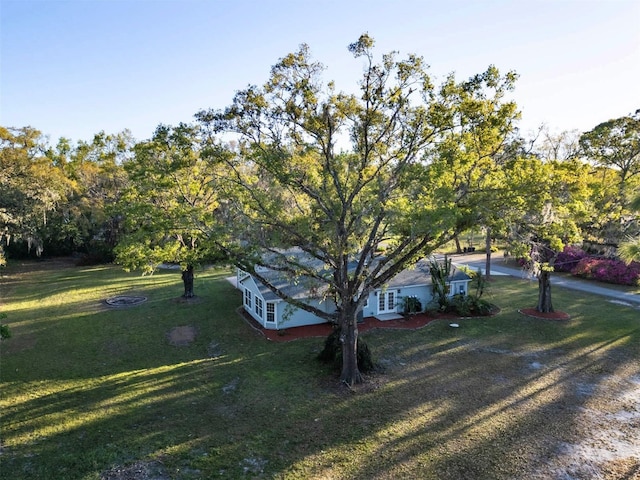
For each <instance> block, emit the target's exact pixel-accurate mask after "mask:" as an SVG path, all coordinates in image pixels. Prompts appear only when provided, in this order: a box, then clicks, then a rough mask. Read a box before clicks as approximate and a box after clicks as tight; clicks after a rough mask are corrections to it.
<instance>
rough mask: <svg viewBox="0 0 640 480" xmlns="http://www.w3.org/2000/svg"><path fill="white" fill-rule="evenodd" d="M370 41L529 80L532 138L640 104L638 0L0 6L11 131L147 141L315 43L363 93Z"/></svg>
mask: <svg viewBox="0 0 640 480" xmlns="http://www.w3.org/2000/svg"><path fill="white" fill-rule="evenodd" d="M363 32H368V33H369V34H370V35H371V36H373V37H374V38H375V40H376V51H377V52H378V53H379V54H382V53H385V52H388V51H390V50H397V51H399V52H400V54H401V55H403V54H408V53H416V54H418V55H422V56H423V57H424V58H425V60H426V62H427V63H428V64H430V65H431V73H432V75H433V76H435V77H436V79H439V80H442V79H443V78H444V77H445V76H446V75H447V74H448V73H449V72H453V71H455V72H456V76H457V77H458V78H459V79H463V78H466V77H469V76H471V75H473V74H475V73H479V72H481V71H483V70H485V69H486V67H487V66H488V65H490V64H495V65H496V66H497V67H498V68H499V69H500V70H501V71H505V72H506V71H508V70H515V71H517V72H518V73H519V74H520V79H519V81H518V83H517V86H516V91H515V94H514V98H515V100H516V102H517V103H518V105H519V107H520V109H521V110H522V113H523V120H522V122H521V129H522V130H523V131H524V132H526V131H528V130H530V129H534V128H535V127H536V126H538V125H540V124H542V123H546V124H547V125H548V126H549V127H550V128H551V129H552V130H553V131H563V130H574V129H577V130H579V131H586V130H590V129H591V128H593V127H595V126H596V125H597V124H598V123H600V122H602V121H605V120H608V119H610V118H616V117H620V116H623V115H627V114H629V113H632V112H634V111H635V110H636V109H638V108H640V0H520V1H516V0H514V1H501V0H468V1H461V0H447V1H444V0H439V1H427V0H393V1H391V0H389V1H382V0H339V1H338V0H313V1H312V0H252V1H249V0H108V1H107V0H69V1H59V0H40V1H34V0H0V42H1V43H0V47H1V50H0V55H1V57H0V58H1V63H0V69H1V70H0V78H1V81H0V89H1V90H0V125H3V126H14V127H20V126H25V125H31V126H33V127H35V128H37V129H39V130H41V131H42V132H43V133H44V134H47V135H49V136H50V137H51V140H52V142H54V143H55V141H57V139H58V137H60V136H65V137H67V138H70V139H71V140H74V141H77V140H90V139H91V138H92V137H93V134H95V133H97V132H99V131H101V130H104V131H105V132H107V133H115V132H119V131H121V130H123V129H125V128H128V129H130V130H131V131H132V133H133V135H134V136H135V137H136V138H137V139H138V140H143V139H145V138H149V137H150V136H151V134H152V133H153V131H154V129H155V127H156V126H157V125H158V124H159V123H165V124H172V125H173V124H177V123H178V122H181V121H185V122H190V121H191V120H192V119H193V114H194V113H195V112H197V111H198V110H200V109H203V108H223V107H225V106H226V105H228V104H229V103H230V102H231V99H232V97H233V94H234V92H235V91H237V90H239V89H242V88H244V87H245V86H247V85H248V84H261V83H262V82H264V81H265V80H266V79H267V77H268V75H269V69H270V67H271V65H273V64H274V63H275V62H276V61H277V60H278V59H279V58H281V57H282V56H284V55H286V54H287V53H289V52H292V51H295V50H296V49H297V48H298V46H299V44H301V43H307V44H309V46H310V47H311V51H312V53H313V55H314V58H315V59H316V60H319V61H321V62H323V63H324V64H325V65H327V67H328V69H327V71H326V79H327V80H335V81H336V85H337V87H338V89H340V90H344V91H353V90H354V89H355V86H356V81H357V79H358V78H359V76H360V74H361V73H362V63H361V62H360V61H359V60H354V59H353V58H352V57H351V56H350V54H349V53H348V51H347V48H346V47H347V45H348V44H349V43H351V42H354V41H355V40H357V38H358V36H359V35H360V34H361V33H363Z"/></svg>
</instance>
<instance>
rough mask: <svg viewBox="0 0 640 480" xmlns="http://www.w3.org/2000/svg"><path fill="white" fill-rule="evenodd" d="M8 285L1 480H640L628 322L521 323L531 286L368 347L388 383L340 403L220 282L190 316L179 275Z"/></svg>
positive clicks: (11, 271)
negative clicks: (495, 309)
mask: <svg viewBox="0 0 640 480" xmlns="http://www.w3.org/2000/svg"><path fill="white" fill-rule="evenodd" d="M1 275H2V277H1V278H0V295H1V297H0V309H1V310H0V311H1V312H4V313H6V314H7V318H6V319H5V320H3V322H4V323H7V324H8V325H9V326H10V329H11V333H12V337H11V338H10V339H8V340H4V341H2V343H1V344H0V348H1V351H0V355H1V370H0V380H1V387H2V396H1V398H0V408H1V410H0V412H1V414H2V419H1V422H2V424H1V427H2V429H1V440H0V441H1V443H0V478H2V479H12V480H17V479H46V480H52V479H108V480H115V479H118V480H123V479H155V480H165V479H210V478H229V479H234V478H239V479H242V478H275V479H299V478H310V479H397V478H419V479H521V478H527V479H529V478H533V479H535V478H540V479H542V478H576V479H581V478H585V479H586V478H638V477H640V435H639V434H638V431H640V406H639V405H640V362H639V360H640V311H639V310H638V309H633V308H631V307H626V306H622V305H617V304H613V303H610V302H608V301H606V300H605V299H603V298H600V297H594V296H589V295H587V294H582V293H578V292H572V291H567V290H563V289H560V288H555V289H554V291H553V295H554V305H555V306H556V307H557V308H558V309H562V310H564V311H566V312H567V313H569V314H570V315H571V319H570V320H569V321H563V322H559V321H548V320H538V319H533V318H530V317H526V316H524V315H522V314H520V313H519V312H518V309H519V308H524V307H530V306H532V305H534V304H535V301H536V293H537V284H535V283H531V282H527V281H524V280H518V279H507V278H496V279H495V280H494V281H493V282H492V284H491V287H490V293H489V295H490V300H491V301H492V302H494V303H496V304H497V305H499V306H500V307H501V311H500V313H499V314H498V315H496V316H493V317H490V318H478V319H461V320H458V321H457V323H459V325H460V327H459V328H452V327H450V326H449V323H450V322H448V321H443V320H439V321H435V322H432V323H430V324H428V325H427V326H426V327H424V328H422V329H419V330H377V331H372V332H367V333H365V334H363V335H362V337H363V338H364V339H365V340H366V341H367V343H368V344H369V345H370V347H371V348H372V351H373V353H374V356H375V358H376V360H377V361H378V362H379V365H380V371H379V372H377V373H375V374H373V375H371V376H369V377H368V378H367V383H366V384H364V385H362V386H359V387H358V388H356V389H354V390H349V389H347V388H346V387H343V386H340V385H339V383H338V382H337V379H336V377H335V375H334V374H333V373H332V372H331V371H329V370H328V369H327V367H325V366H323V365H321V364H319V363H318V362H317V361H316V359H315V357H316V355H317V353H318V352H319V351H320V349H321V347H322V341H323V340H322V339H301V340H296V341H293V342H287V343H271V342H268V341H266V340H265V339H264V338H262V337H261V336H260V335H259V334H258V333H257V332H256V331H255V330H253V329H252V328H250V327H249V326H248V325H247V323H245V321H244V320H243V319H242V318H241V317H240V316H239V315H238V314H237V308H238V307H239V306H240V304H241V296H240V294H239V292H238V291H236V290H235V289H234V288H233V287H232V286H231V285H230V284H229V283H228V282H226V281H225V279H224V278H225V276H227V275H229V272H227V271H223V270H215V269H211V270H205V271H200V272H198V274H197V278H196V282H195V293H196V295H197V296H198V298H197V300H196V301H195V302H190V303H184V302H180V301H177V297H179V295H180V293H181V290H182V287H181V281H180V275H179V274H177V273H176V272H173V271H166V272H164V271H163V272H160V273H158V274H157V275H154V276H151V277H140V276H138V275H135V274H127V273H123V272H122V271H121V270H119V269H118V268H117V267H113V266H97V267H74V266H70V265H68V264H66V263H64V262H39V263H24V264H21V265H18V264H10V265H9V266H8V267H7V269H5V270H4V271H2V273H1ZM125 294H126V295H140V296H145V297H147V299H148V300H147V301H146V302H145V303H143V304H142V305H138V306H135V307H130V308H111V307H108V306H106V305H105V304H104V300H105V299H106V298H109V297H112V296H115V295H125ZM184 326H190V327H193V328H194V329H195V332H196V336H195V339H194V340H193V342H191V343H189V344H188V345H183V346H174V345H171V344H170V342H169V333H170V332H171V331H172V329H174V328H176V327H184Z"/></svg>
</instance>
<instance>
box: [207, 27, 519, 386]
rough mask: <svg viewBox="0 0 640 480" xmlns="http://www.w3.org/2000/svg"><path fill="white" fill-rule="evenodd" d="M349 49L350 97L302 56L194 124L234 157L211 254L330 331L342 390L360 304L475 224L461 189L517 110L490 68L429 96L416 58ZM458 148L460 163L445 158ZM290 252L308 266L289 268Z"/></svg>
mask: <svg viewBox="0 0 640 480" xmlns="http://www.w3.org/2000/svg"><path fill="white" fill-rule="evenodd" d="M349 50H350V51H351V53H352V54H353V55H354V57H355V58H357V59H363V60H364V62H365V71H364V74H363V77H362V80H361V81H360V84H359V93H358V94H357V95H356V94H347V93H342V92H337V91H336V89H335V86H334V84H333V83H332V82H329V83H323V81H322V77H321V73H322V71H323V66H322V65H321V64H319V63H317V62H314V61H313V60H312V59H311V56H310V52H309V48H308V47H307V46H306V45H303V46H302V47H301V48H300V49H299V50H298V51H297V52H295V53H292V54H290V55H287V56H286V57H284V58H282V59H281V60H280V61H279V62H278V63H277V64H276V65H275V66H274V67H273V68H272V71H271V76H270V78H269V80H268V81H267V82H266V83H265V84H264V85H263V86H262V87H257V86H250V87H249V88H247V89H245V90H242V91H240V92H238V93H237V95H236V96H235V98H234V102H233V103H232V105H231V106H230V107H228V108H227V109H226V110H224V111H202V112H200V113H199V114H198V115H197V119H198V121H199V122H200V123H201V124H202V125H203V126H204V127H205V128H207V129H208V131H209V135H210V137H209V138H210V139H212V141H213V139H215V138H216V135H217V134H227V135H229V134H233V135H234V138H235V139H236V140H237V145H238V148H237V151H236V152H235V155H234V156H233V157H230V158H229V159H228V160H227V161H226V165H227V168H228V169H229V172H230V173H229V174H228V175H227V177H226V184H227V187H226V190H227V191H228V192H232V195H233V200H232V201H230V202H229V203H228V204H227V205H226V207H225V208H226V210H227V215H228V218H230V219H232V222H231V223H229V224H227V225H226V226H225V230H226V233H227V236H226V237H224V236H223V235H219V236H218V235H216V238H219V239H225V238H226V239H227V240H228V241H225V242H221V248H223V249H224V250H225V251H226V253H227V254H228V255H229V256H230V258H232V259H233V261H234V262H235V263H236V264H237V265H238V266H240V267H241V268H244V269H246V270H248V271H251V272H252V274H254V275H255V276H256V277H257V278H259V279H260V280H261V281H262V282H263V283H264V284H265V285H267V286H269V287H270V288H271V289H272V290H273V291H274V292H275V293H276V294H277V295H279V296H280V297H281V298H283V299H285V300H287V301H289V302H291V303H293V304H294V305H296V306H298V307H299V308H303V309H306V310H309V311H311V312H313V313H314V314H316V315H318V316H320V317H321V318H326V319H327V320H329V321H331V322H334V323H335V324H336V325H338V326H339V328H340V329H341V337H340V338H341V342H342V346H343V367H342V374H341V378H342V380H343V381H344V382H346V383H349V384H353V383H356V382H359V381H361V375H360V372H359V370H358V366H357V360H356V358H357V357H356V352H357V342H358V330H357V323H356V314H357V312H358V311H359V310H360V309H361V308H362V306H363V303H364V300H365V298H366V297H367V295H368V294H369V292H370V291H372V290H374V289H376V288H380V287H383V286H384V285H385V284H386V283H387V282H388V281H389V280H390V279H391V278H393V276H395V275H396V274H397V273H399V272H400V271H401V270H403V269H404V268H406V267H407V266H409V265H410V264H412V263H413V262H415V261H416V260H417V259H418V258H420V257H422V256H425V255H428V254H429V253H431V252H433V251H434V250H435V249H436V248H437V247H439V246H441V245H443V244H445V243H446V242H448V241H449V240H450V239H451V238H453V236H454V235H456V234H457V233H458V232H460V231H461V230H464V229H466V228H468V227H469V226H470V225H471V224H472V222H473V221H474V220H475V219H476V217H477V212H476V207H477V205H474V204H473V202H471V201H470V191H471V190H472V188H473V187H474V186H475V185H474V182H476V181H478V179H479V178H481V177H483V176H486V175H489V174H490V171H491V167H490V166H489V163H490V162H491V159H492V154H493V153H494V152H495V150H496V148H498V146H499V145H501V144H502V140H503V137H504V136H505V135H507V134H508V133H509V132H510V130H511V128H512V125H513V121H514V120H515V118H516V117H517V111H516V108H515V104H513V103H512V102H509V101H506V100H505V94H506V92H508V91H509V90H511V88H513V84H514V81H515V78H516V76H515V74H513V73H508V74H506V75H501V74H500V73H499V71H498V70H497V69H496V68H495V67H493V66H491V67H489V68H488V70H487V71H486V72H484V73H482V74H479V75H476V76H474V77H472V78H471V79H469V80H467V81H463V82H456V81H455V79H454V77H453V76H450V77H449V78H448V79H447V80H446V81H445V83H443V84H442V85H441V86H440V87H439V88H436V87H435V85H434V84H433V82H432V80H431V78H430V76H429V75H428V74H427V71H426V65H425V64H424V61H423V59H422V58H421V57H418V56H414V55H409V56H408V57H407V58H405V59H398V55H397V54H396V53H389V54H385V55H383V56H382V59H381V61H380V62H379V63H376V61H375V57H374V52H373V39H371V38H370V37H369V36H367V35H362V36H361V37H360V38H359V40H358V41H357V42H355V43H354V44H352V45H350V46H349ZM460 138H464V139H468V143H467V148H468V151H464V152H461V151H460V150H459V149H458V150H456V152H455V153H454V152H453V150H454V148H453V145H454V144H455V142H456V141H458V140H459V139H460ZM472 147H473V148H472ZM229 230H231V231H232V232H233V233H232V234H231V235H228V234H229ZM292 247H296V248H297V249H299V250H301V251H302V252H304V253H305V257H306V258H308V259H313V260H314V261H315V262H308V261H300V257H299V256H291V255H290V254H289V252H290V249H291V248H292ZM316 262H319V263H320V264H321V265H323V266H324V267H323V268H321V269H318V268H317V266H316ZM255 266H264V267H267V268H269V269H272V270H273V269H276V270H279V271H280V272H282V273H283V274H285V275H288V276H289V277H290V278H291V279H292V281H298V282H311V283H315V284H319V285H321V286H322V288H317V291H318V292H321V294H322V295H323V298H325V299H327V300H331V301H333V302H335V304H336V306H337V309H336V311H332V312H326V311H324V310H322V309H318V308H315V307H313V306H312V305H309V304H307V303H304V302H301V301H299V300H297V299H295V298H290V297H288V296H287V294H286V293H285V292H284V291H282V290H281V289H279V288H277V286H275V285H273V284H272V283H271V282H270V281H269V279H268V278H267V277H266V276H265V275H261V274H260V272H259V270H258V271H257V270H256V269H255Z"/></svg>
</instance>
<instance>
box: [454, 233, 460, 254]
mask: <svg viewBox="0 0 640 480" xmlns="http://www.w3.org/2000/svg"><path fill="white" fill-rule="evenodd" d="M453 239H454V240H455V241H456V253H462V247H461V246H460V239H459V238H458V235H456V236H455V237H453Z"/></svg>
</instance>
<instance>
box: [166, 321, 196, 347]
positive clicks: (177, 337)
mask: <svg viewBox="0 0 640 480" xmlns="http://www.w3.org/2000/svg"><path fill="white" fill-rule="evenodd" d="M167 338H168V340H169V344H170V345H173V346H174V347H186V346H188V345H190V344H191V343H192V342H193V341H194V340H195V338H196V329H195V327H193V326H191V325H183V326H181V327H175V328H173V329H171V331H170V332H169V333H168V334H167Z"/></svg>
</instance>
